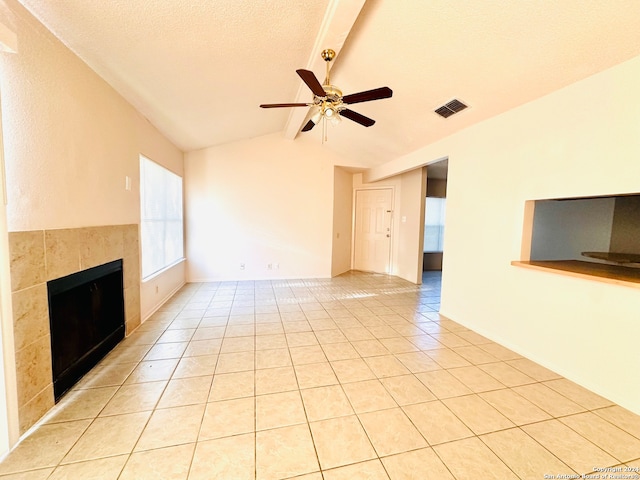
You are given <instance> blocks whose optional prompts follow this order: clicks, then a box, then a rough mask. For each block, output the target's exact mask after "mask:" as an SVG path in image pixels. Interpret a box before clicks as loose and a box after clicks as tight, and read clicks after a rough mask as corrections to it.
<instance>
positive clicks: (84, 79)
mask: <svg viewBox="0 0 640 480" xmlns="http://www.w3.org/2000/svg"><path fill="white" fill-rule="evenodd" d="M5 3H6V4H7V5H8V8H9V9H10V10H11V11H12V22H13V23H14V26H15V31H16V32H17V36H18V51H17V53H15V54H6V53H2V54H0V87H1V94H2V117H3V118H2V127H3V134H4V152H5V162H6V179H7V184H6V186H7V199H8V203H7V229H8V231H9V232H43V231H63V229H65V230H66V229H73V230H77V229H82V230H81V231H83V232H84V231H85V229H86V228H88V227H105V228H108V229H110V228H116V229H117V228H121V227H123V226H124V225H133V226H134V227H133V228H134V229H136V228H137V225H138V224H139V221H140V208H139V202H140V198H139V154H141V153H142V154H145V155H147V156H149V158H152V159H153V160H154V161H156V162H158V163H160V164H163V165H165V166H167V167H168V168H170V169H171V170H173V171H175V172H176V173H179V174H182V164H183V154H182V152H181V151H180V150H178V149H177V148H176V147H175V146H173V145H172V144H171V143H170V142H169V141H168V140H166V139H165V138H164V137H163V136H162V135H161V134H160V133H159V132H158V131H157V130H156V129H155V128H154V127H153V126H152V125H150V124H149V123H148V122H147V121H146V120H145V119H144V118H143V117H142V116H141V115H140V114H139V113H138V112H137V111H136V110H135V109H134V108H133V107H132V106H131V105H130V104H129V103H128V102H126V101H125V100H124V99H123V98H122V97H121V96H120V95H118V94H117V92H115V91H114V90H113V89H112V88H111V87H110V86H109V85H108V84H107V83H106V82H104V81H103V80H102V79H101V78H100V77H99V76H98V75H96V74H95V73H94V72H93V71H92V70H91V69H89V68H88V67H87V66H86V65H85V64H84V63H83V62H82V61H80V60H79V59H78V58H77V57H76V56H75V55H74V54H73V53H72V52H71V51H69V50H68V49H67V48H66V47H65V46H64V45H62V44H61V43H60V42H59V41H58V40H57V39H56V38H55V37H54V36H53V35H52V34H51V33H50V32H48V31H47V30H46V29H45V28H44V27H43V26H42V25H41V24H40V23H38V22H37V21H36V20H35V19H34V18H33V17H32V16H31V15H30V14H29V13H28V12H26V10H25V9H24V8H23V7H22V6H21V5H20V4H19V3H18V2H17V1H15V0H7V1H6V2H5ZM127 176H128V177H130V179H131V185H132V189H131V190H126V189H125V177H127ZM127 228H130V227H127ZM136 238H137V234H136ZM105 241H106V239H105ZM136 248H137V247H136ZM172 278H173V282H174V283H177V284H182V283H184V277H183V276H182V277H180V276H179V275H178V276H174V277H172ZM177 286H179V285H176V287H177ZM136 290H137V291H136V292H131V294H130V295H129V297H130V298H133V297H137V298H138V302H140V300H141V299H140V288H139V287H137V288H136ZM142 300H144V299H142ZM151 300H153V299H151ZM148 303H151V304H152V303H153V302H152V301H149V302H148ZM149 308H153V307H149ZM14 315H15V308H14ZM3 322H4V325H3V326H4V327H6V328H11V327H12V325H11V323H12V322H11V317H9V318H7V316H5V315H3ZM7 324H9V325H7ZM3 341H5V342H12V339H10V338H8V336H7V335H5V336H4V338H3ZM11 348H13V345H9V346H7V345H6V344H5V349H6V350H7V351H8V350H10V349H11ZM5 367H6V368H7V369H8V370H9V371H10V372H14V373H15V364H12V365H9V364H7V365H5ZM8 389H9V390H10V391H9V392H8V394H9V395H15V394H16V391H15V390H16V386H15V385H13V386H11V385H8ZM12 415H14V416H15V415H17V412H13V413H12ZM13 420H14V421H15V420H16V419H15V418H14V419H13ZM27 423H28V422H27ZM16 424H17V423H16ZM25 425H26V424H25V423H23V425H22V428H24V427H25ZM13 442H15V438H13V439H12V443H13Z"/></svg>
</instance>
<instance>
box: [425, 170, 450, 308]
mask: <svg viewBox="0 0 640 480" xmlns="http://www.w3.org/2000/svg"><path fill="white" fill-rule="evenodd" d="M426 169H427V195H426V197H425V199H424V202H425V209H424V248H423V253H422V254H423V263H422V284H423V290H424V289H425V288H426V289H429V288H431V289H432V290H433V293H434V295H433V297H434V298H433V303H434V305H435V304H436V298H435V297H437V305H438V307H439V302H440V285H441V280H442V265H443V258H444V231H445V217H446V215H445V213H446V204H447V179H448V173H449V160H448V159H445V160H440V161H438V162H435V163H432V164H429V165H427V167H426Z"/></svg>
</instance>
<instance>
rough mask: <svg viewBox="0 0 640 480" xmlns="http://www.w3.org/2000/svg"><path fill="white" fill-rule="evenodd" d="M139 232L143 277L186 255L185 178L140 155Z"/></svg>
mask: <svg viewBox="0 0 640 480" xmlns="http://www.w3.org/2000/svg"><path fill="white" fill-rule="evenodd" d="M140 217H141V218H140V235H141V244H142V247H141V249H142V278H143V279H145V278H147V277H149V276H151V275H153V274H154V273H157V272H159V271H160V270H162V269H163V268H166V267H169V266H170V265H172V264H174V263H176V262H177V261H179V260H180V259H181V258H182V257H183V255H184V247H183V241H184V240H183V223H182V178H181V177H179V176H178V175H176V174H175V173H172V172H170V171H169V170H167V169H166V168H164V167H161V166H160V165H158V164H157V163H155V162H152V161H151V160H149V159H148V158H145V157H143V156H140Z"/></svg>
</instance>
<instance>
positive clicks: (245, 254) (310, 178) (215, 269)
mask: <svg viewBox="0 0 640 480" xmlns="http://www.w3.org/2000/svg"><path fill="white" fill-rule="evenodd" d="M339 162H340V159H339V158H335V157H333V156H332V155H331V154H330V153H329V151H328V150H327V149H325V148H323V147H322V145H321V143H320V142H319V141H318V143H317V144H316V143H309V144H303V143H298V142H292V141H290V140H285V139H283V138H282V137H281V135H280V134H275V135H267V136H263V137H258V138H254V139H251V140H247V141H242V142H234V143H232V144H227V145H221V146H217V147H211V148H207V149H204V150H199V151H196V152H190V153H188V154H186V156H185V192H186V198H185V205H186V207H185V210H186V213H187V218H186V245H187V248H186V250H187V259H188V260H187V279H188V281H210V280H242V279H252V280H253V279H266V278H309V277H329V276H330V275H331V262H332V238H331V237H332V231H333V181H334V165H335V164H339ZM240 264H244V265H245V268H244V270H241V268H240ZM269 264H271V265H272V269H271V270H269V269H268V265H269Z"/></svg>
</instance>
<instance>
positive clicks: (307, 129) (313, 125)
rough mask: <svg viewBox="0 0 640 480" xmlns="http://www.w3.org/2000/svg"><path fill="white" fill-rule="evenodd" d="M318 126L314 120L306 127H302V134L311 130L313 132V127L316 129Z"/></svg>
mask: <svg viewBox="0 0 640 480" xmlns="http://www.w3.org/2000/svg"><path fill="white" fill-rule="evenodd" d="M315 126H316V124H315V123H313V120H309V121H308V122H307V123H306V124H305V126H304V127H302V130H301V132H308V131H309V130H311V129H312V128H313V127H315Z"/></svg>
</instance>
